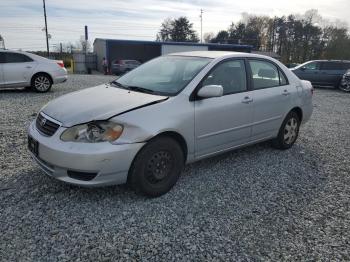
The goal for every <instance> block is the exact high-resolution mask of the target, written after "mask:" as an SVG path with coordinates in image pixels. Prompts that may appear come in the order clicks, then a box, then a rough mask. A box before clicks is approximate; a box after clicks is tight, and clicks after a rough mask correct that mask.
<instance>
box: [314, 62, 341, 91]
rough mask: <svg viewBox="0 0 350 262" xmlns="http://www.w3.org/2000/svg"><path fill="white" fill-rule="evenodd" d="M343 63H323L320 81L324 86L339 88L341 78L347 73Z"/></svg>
mask: <svg viewBox="0 0 350 262" xmlns="http://www.w3.org/2000/svg"><path fill="white" fill-rule="evenodd" d="M343 67H344V66H343V63H341V62H335V61H327V62H322V63H321V68H320V74H319V79H320V82H322V84H323V85H324V86H333V87H338V85H339V83H340V80H341V78H342V77H343V75H344V73H345V71H346V70H345V69H344V68H343Z"/></svg>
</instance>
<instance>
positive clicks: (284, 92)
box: [282, 89, 290, 96]
mask: <svg viewBox="0 0 350 262" xmlns="http://www.w3.org/2000/svg"><path fill="white" fill-rule="evenodd" d="M282 95H284V96H289V95H290V93H289V92H288V90H287V89H285V90H283V93H282Z"/></svg>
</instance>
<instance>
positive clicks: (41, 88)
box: [31, 74, 52, 93]
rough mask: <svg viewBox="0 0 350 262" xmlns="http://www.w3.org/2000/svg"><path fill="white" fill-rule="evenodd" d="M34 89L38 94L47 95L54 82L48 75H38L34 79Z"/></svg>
mask: <svg viewBox="0 0 350 262" xmlns="http://www.w3.org/2000/svg"><path fill="white" fill-rule="evenodd" d="M31 85H32V89H33V90H34V91H36V92H38V93H45V92H48V91H49V90H50V89H51V86H52V80H51V78H50V77H49V76H48V75H47V74H37V75H35V76H34V77H33V79H32V83H31Z"/></svg>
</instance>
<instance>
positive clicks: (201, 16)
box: [199, 9, 203, 43]
mask: <svg viewBox="0 0 350 262" xmlns="http://www.w3.org/2000/svg"><path fill="white" fill-rule="evenodd" d="M199 17H200V18H201V43H203V9H201V15H200V16H199Z"/></svg>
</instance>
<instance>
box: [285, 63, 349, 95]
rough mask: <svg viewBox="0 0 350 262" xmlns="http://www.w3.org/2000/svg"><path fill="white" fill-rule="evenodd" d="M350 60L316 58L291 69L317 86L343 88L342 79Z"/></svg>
mask: <svg viewBox="0 0 350 262" xmlns="http://www.w3.org/2000/svg"><path fill="white" fill-rule="evenodd" d="M348 69H350V61H344V60H343V61H341V60H315V61H309V62H306V63H304V64H301V65H299V66H297V67H294V68H292V69H291V70H292V71H293V72H294V74H296V75H297V76H298V77H299V78H300V79H303V80H308V81H310V82H311V83H312V85H313V86H316V87H331V88H339V89H341V90H343V91H346V90H344V89H343V88H342V85H341V81H342V78H343V76H344V74H345V73H346V72H347V70H348Z"/></svg>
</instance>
